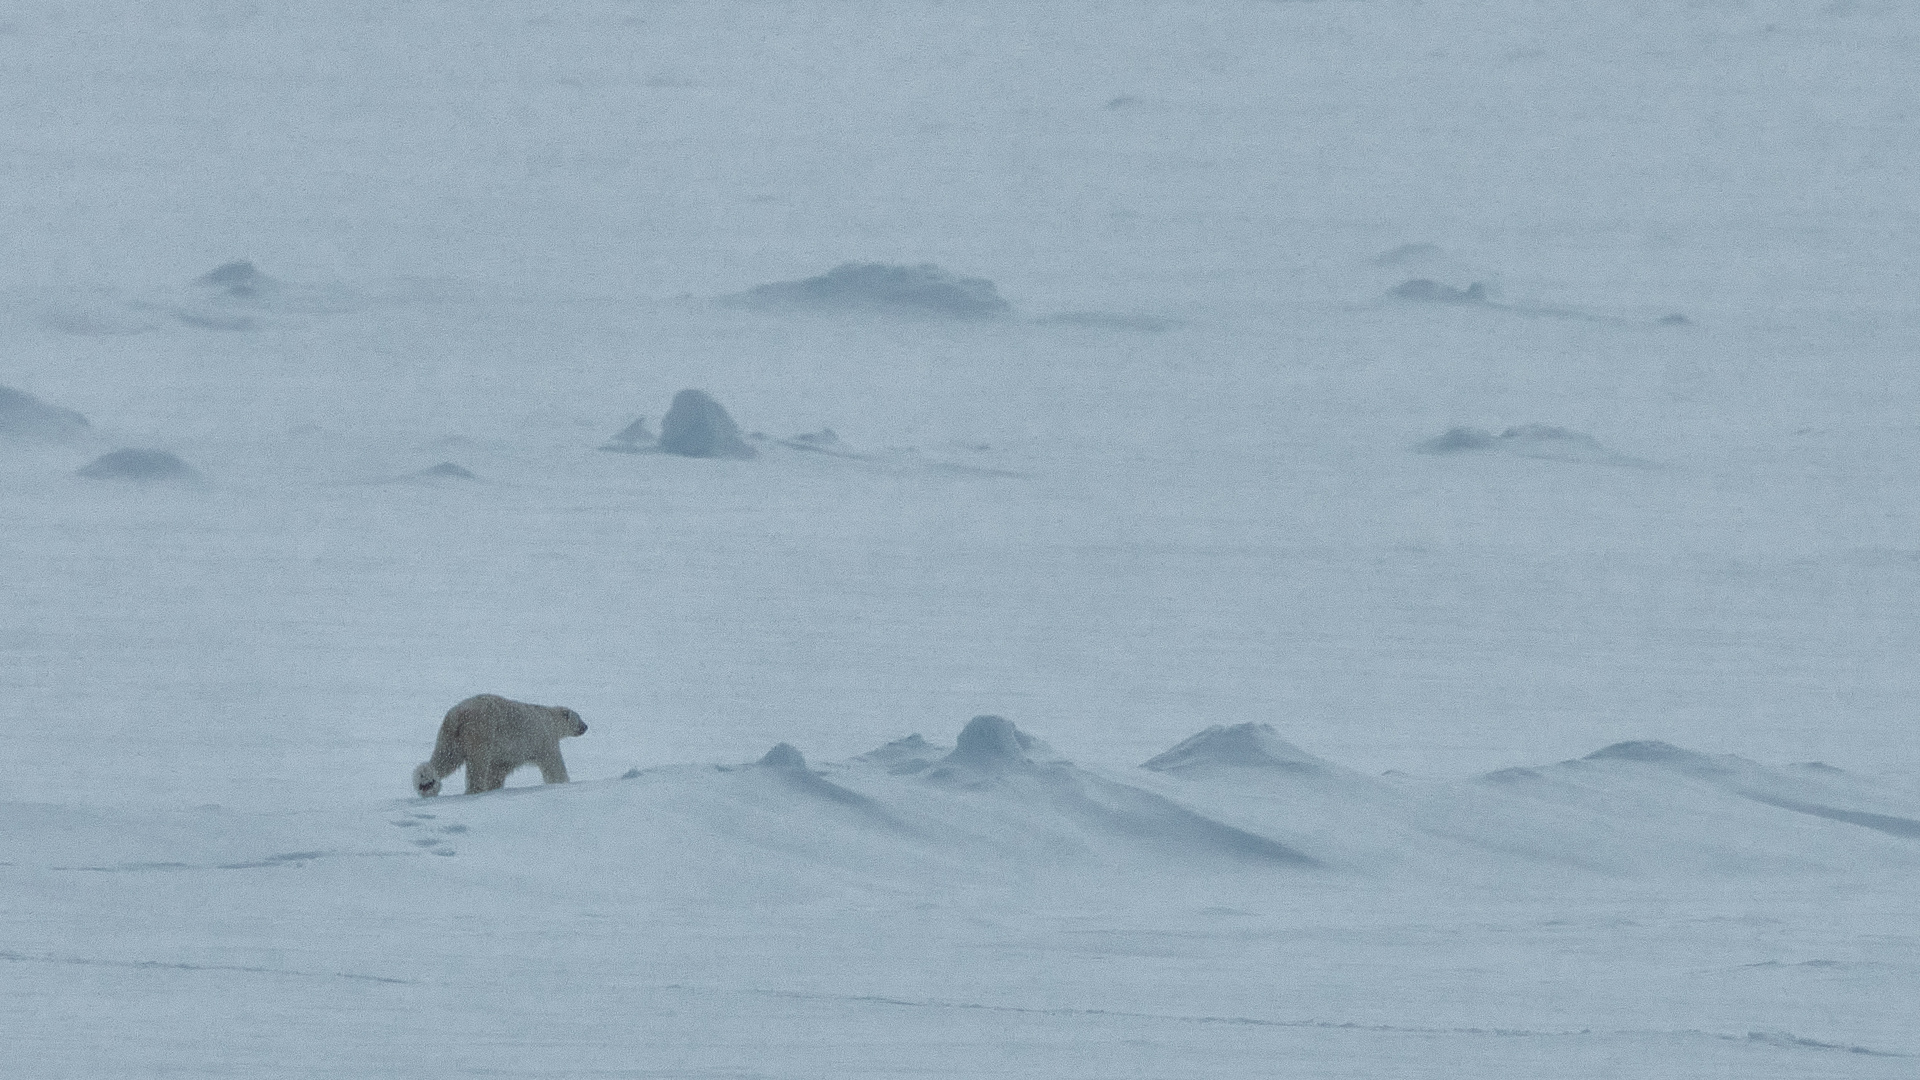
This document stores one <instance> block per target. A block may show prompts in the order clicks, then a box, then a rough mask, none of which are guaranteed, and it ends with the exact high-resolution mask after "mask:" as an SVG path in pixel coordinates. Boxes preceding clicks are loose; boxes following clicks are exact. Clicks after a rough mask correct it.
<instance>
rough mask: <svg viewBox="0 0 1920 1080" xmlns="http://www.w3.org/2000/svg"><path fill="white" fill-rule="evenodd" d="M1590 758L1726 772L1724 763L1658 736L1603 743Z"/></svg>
mask: <svg viewBox="0 0 1920 1080" xmlns="http://www.w3.org/2000/svg"><path fill="white" fill-rule="evenodd" d="M1584 760H1587V761H1639V762H1644V763H1646V764H1649V765H1666V766H1670V767H1673V768H1679V769H1685V770H1687V771H1689V772H1708V773H1725V772H1727V769H1726V767H1725V766H1723V765H1721V764H1719V763H1717V762H1715V761H1714V760H1713V759H1712V758H1711V757H1708V756H1707V755H1706V754H1703V753H1701V752H1699V751H1698V750H1684V749H1682V748H1680V747H1678V746H1675V745H1673V744H1672V743H1668V742H1661V741H1659V740H1658V739H1636V740H1633V741H1631V742H1618V743H1614V744H1613V745H1612V746H1603V747H1601V748H1600V749H1598V750H1595V751H1594V752H1593V753H1591V754H1588V755H1587V756H1586V758H1585V759H1584Z"/></svg>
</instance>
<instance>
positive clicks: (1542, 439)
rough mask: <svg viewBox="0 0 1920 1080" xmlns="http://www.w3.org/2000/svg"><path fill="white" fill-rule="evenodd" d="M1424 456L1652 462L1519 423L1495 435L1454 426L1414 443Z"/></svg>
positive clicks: (1584, 437)
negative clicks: (1481, 454)
mask: <svg viewBox="0 0 1920 1080" xmlns="http://www.w3.org/2000/svg"><path fill="white" fill-rule="evenodd" d="M1414 450H1415V451H1417V452H1419V453H1422V454H1436V455H1447V454H1471V453H1479V452H1493V453H1502V454H1510V455H1512V456H1514V457H1523V458H1533V459H1535V460H1539V461H1568V462H1575V463H1580V464H1590V465H1623V466H1629V467H1642V468H1644V467H1647V466H1648V465H1650V464H1651V463H1650V462H1647V461H1644V460H1642V459H1640V458H1636V457H1630V456H1628V455H1626V454H1619V453H1615V452H1614V451H1612V450H1609V449H1607V448H1606V447H1605V446H1603V445H1601V443H1600V440H1598V439H1596V438H1594V437H1593V436H1591V435H1588V434H1586V433H1585V432H1580V431H1574V430H1572V429H1571V428H1563V427H1555V426H1554V425H1551V424H1519V425H1516V426H1514V427H1510V428H1507V429H1506V430H1504V431H1502V432H1500V434H1498V435H1495V434H1494V433H1493V432H1491V431H1487V430H1485V429H1484V428H1477V427H1455V428H1448V429H1447V430H1446V431H1444V432H1441V433H1440V434H1438V435H1435V436H1434V437H1433V438H1430V439H1424V440H1422V441H1421V442H1419V443H1417V444H1415V446H1414Z"/></svg>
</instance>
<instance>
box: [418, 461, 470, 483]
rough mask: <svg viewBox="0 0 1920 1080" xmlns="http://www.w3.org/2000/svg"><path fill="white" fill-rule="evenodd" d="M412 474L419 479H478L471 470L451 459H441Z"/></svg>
mask: <svg viewBox="0 0 1920 1080" xmlns="http://www.w3.org/2000/svg"><path fill="white" fill-rule="evenodd" d="M413 476H414V478H416V479H420V480H478V479H480V478H479V477H478V476H475V475H474V474H473V470H471V469H468V468H467V467H466V466H464V465H456V464H454V463H453V462H451V461H443V462H441V463H440V464H438V465H435V466H432V467H431V468H426V469H421V470H420V471H419V472H417V473H414V474H413Z"/></svg>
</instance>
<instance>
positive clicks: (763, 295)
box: [720, 262, 1013, 321]
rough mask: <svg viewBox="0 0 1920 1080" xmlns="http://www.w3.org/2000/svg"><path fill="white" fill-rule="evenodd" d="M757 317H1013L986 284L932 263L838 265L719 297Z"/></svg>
mask: <svg viewBox="0 0 1920 1080" xmlns="http://www.w3.org/2000/svg"><path fill="white" fill-rule="evenodd" d="M720 299H721V302H722V303H725V304H728V305H730V306H733V307H741V308H749V309H753V310H757V311H782V310H790V311H826V312H842V313H858V314H887V315H910V316H919V317H928V318H939V319H957V320H967V321H976V320H990V319H1003V318H1007V317H1008V316H1010V315H1012V314H1013V305H1011V304H1009V303H1007V302H1006V301H1005V300H1003V299H1001V297H1000V293H999V290H997V289H995V288H994V286H993V282H991V281H988V280H987V279H986V278H977V277H956V276H954V275H953V274H950V273H948V272H947V271H945V270H942V269H941V268H940V267H938V266H935V265H934V264H932V263H921V264H919V265H918V266H900V265H895V264H892V263H851V262H850V263H842V264H840V265H839V266H836V267H834V268H833V269H832V270H829V271H827V272H826V273H824V274H821V275H820V276H819V277H810V278H805V279H803V280H800V281H776V282H772V283H770V284H766V285H758V286H755V287H754V288H751V289H748V290H747V291H745V292H742V293H734V294H732V295H730V296H724V297H721V298H720Z"/></svg>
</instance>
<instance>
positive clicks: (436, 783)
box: [413, 761, 440, 799]
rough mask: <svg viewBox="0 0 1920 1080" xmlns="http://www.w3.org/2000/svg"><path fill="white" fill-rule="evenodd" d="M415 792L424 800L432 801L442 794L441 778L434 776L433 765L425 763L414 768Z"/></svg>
mask: <svg viewBox="0 0 1920 1080" xmlns="http://www.w3.org/2000/svg"><path fill="white" fill-rule="evenodd" d="M413 790H415V791H417V792H419V793H420V797H421V798H423V799H430V798H432V797H433V796H435V795H438V794H440V778H439V777H437V776H435V775H433V766H432V765H429V764H427V763H426V762H424V761H423V762H421V763H420V764H418V765H416V766H414V769H413Z"/></svg>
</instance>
